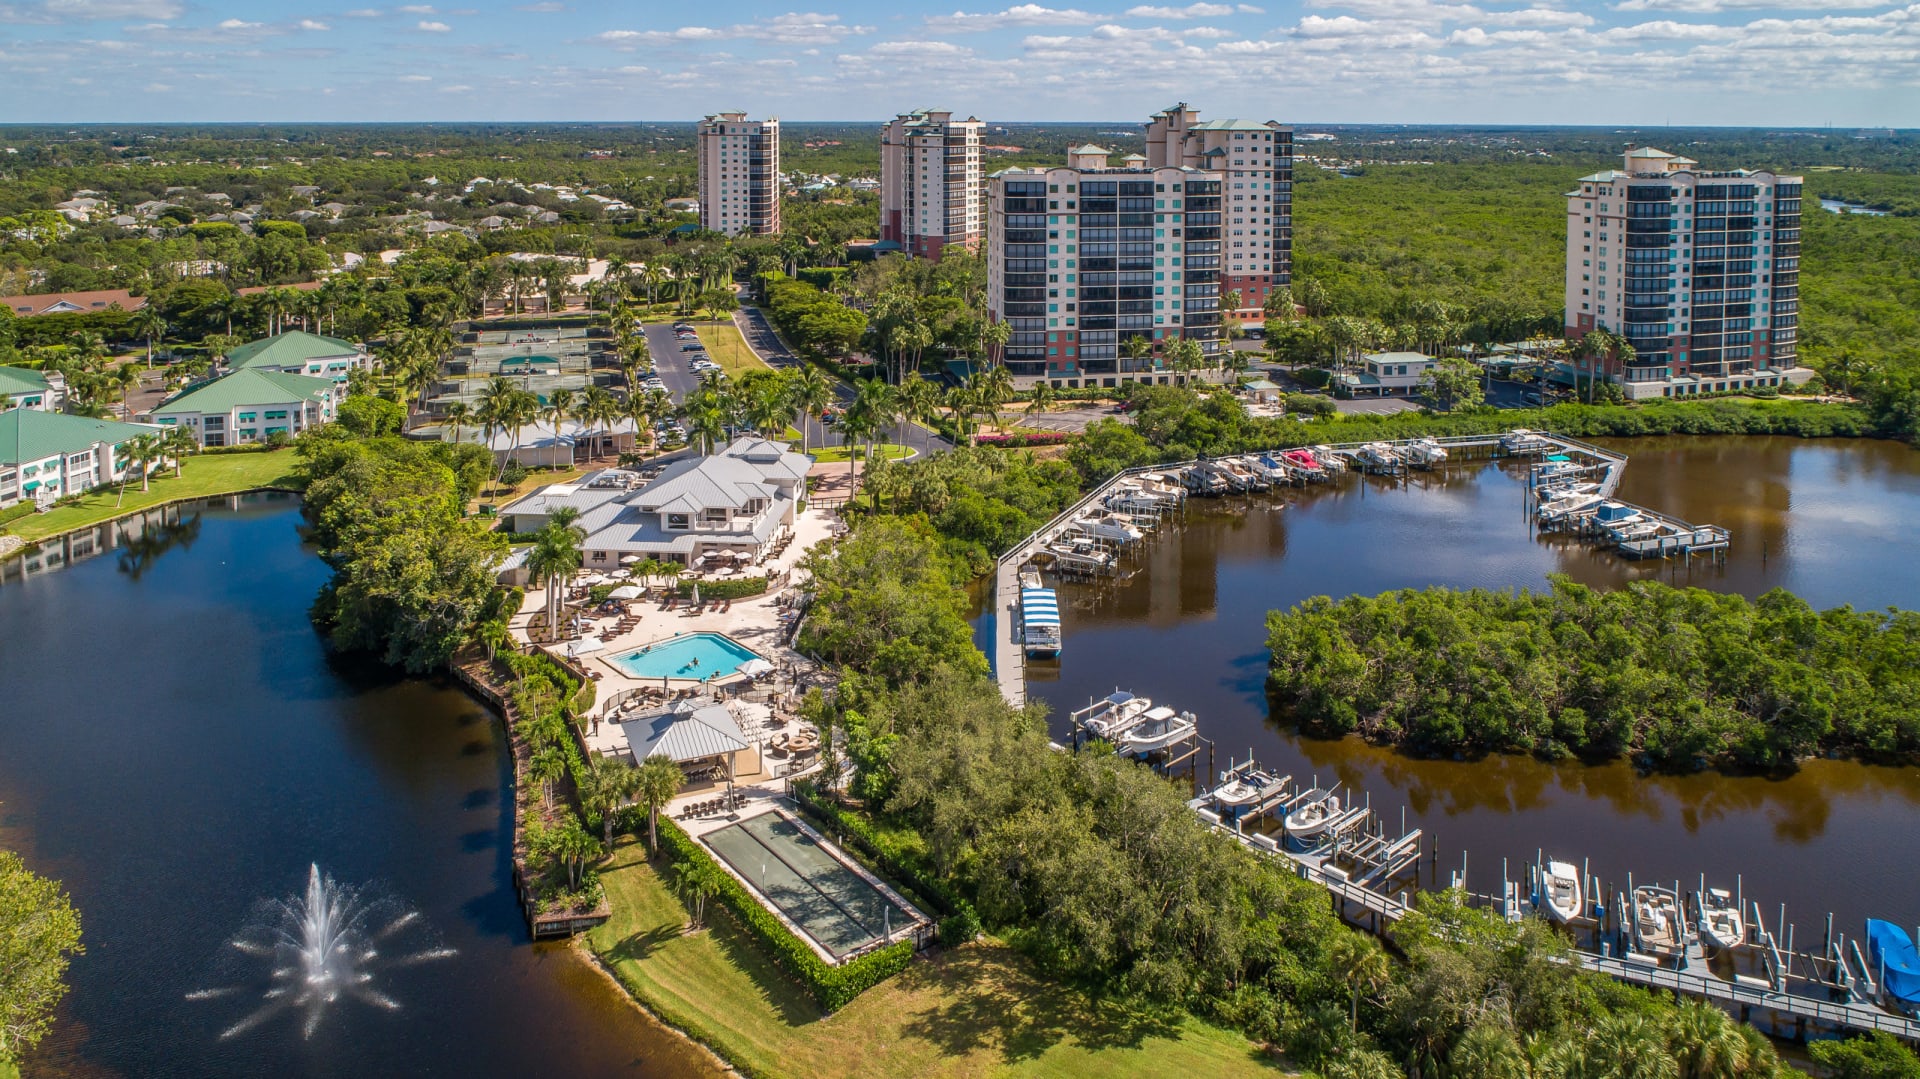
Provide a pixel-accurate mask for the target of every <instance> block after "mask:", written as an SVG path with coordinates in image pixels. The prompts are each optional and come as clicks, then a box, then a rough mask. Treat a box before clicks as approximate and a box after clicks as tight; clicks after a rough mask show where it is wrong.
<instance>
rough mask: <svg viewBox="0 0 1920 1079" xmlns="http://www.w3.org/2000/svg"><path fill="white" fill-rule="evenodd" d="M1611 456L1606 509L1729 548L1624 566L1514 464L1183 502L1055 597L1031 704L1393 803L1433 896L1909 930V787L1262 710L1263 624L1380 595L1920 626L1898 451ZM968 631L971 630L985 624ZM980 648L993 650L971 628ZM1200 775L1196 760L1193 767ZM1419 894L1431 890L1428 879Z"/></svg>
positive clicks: (1751, 446)
mask: <svg viewBox="0 0 1920 1079" xmlns="http://www.w3.org/2000/svg"><path fill="white" fill-rule="evenodd" d="M1607 444H1608V445H1610V446H1612V447H1613V448H1616V449H1619V450H1622V451H1624V452H1626V453H1627V454H1628V455H1629V458H1630V460H1629V464H1628V466H1627V469H1626V472H1625V477H1624V480H1623V483H1622V485H1621V488H1620V492H1619V494H1620V497H1621V498H1623V499H1625V500H1628V501H1631V502H1635V503H1638V504H1640V505H1645V506H1650V507H1654V508H1657V509H1662V510H1666V511H1668V512H1671V513H1674V514H1676V515H1678V516H1680V517H1682V518H1684V519H1686V520H1689V521H1692V522H1694V523H1698V524H1720V525H1724V526H1727V527H1728V528H1730V529H1731V530H1732V534H1733V548H1732V550H1731V552H1730V553H1729V555H1728V557H1727V559H1726V562H1725V564H1724V565H1723V566H1722V565H1715V564H1712V563H1709V562H1707V561H1705V560H1700V559H1696V560H1695V561H1694V563H1693V565H1692V566H1691V567H1688V566H1686V565H1684V564H1682V563H1679V562H1671V563H1663V562H1654V561H1649V562H1640V563H1635V562H1628V561H1625V560H1622V559H1620V558H1618V557H1616V556H1614V555H1612V554H1607V553H1602V552H1600V551H1597V550H1595V549H1593V548H1592V547H1589V546H1587V545H1585V544H1583V543H1581V542H1579V541H1577V540H1573V539H1570V538H1566V537H1561V536H1549V537H1538V536H1535V535H1533V534H1532V531H1531V529H1530V528H1529V525H1528V518H1527V516H1526V514H1525V506H1524V498H1523V495H1524V489H1523V485H1522V480H1523V478H1524V475H1525V472H1524V469H1523V468H1522V467H1521V466H1518V465H1511V464H1509V465H1502V464H1499V463H1494V462H1487V461H1469V462H1464V463H1462V464H1460V465H1456V466H1452V467H1449V468H1446V469H1444V470H1442V471H1439V472H1435V473H1428V474H1420V473H1416V474H1414V475H1413V476H1412V477H1411V478H1410V479H1408V480H1407V481H1405V482H1404V483H1403V482H1400V481H1393V480H1386V479H1376V478H1361V477H1356V476H1348V477H1344V478H1343V479H1341V480H1340V481H1339V482H1337V483H1336V484H1334V485H1331V486H1330V487H1324V488H1314V489H1307V490H1289V491H1284V492H1280V493H1276V494H1270V495H1255V496H1251V497H1245V498H1238V499H1224V500H1219V501H1213V502H1208V501H1201V500H1195V501H1193V502H1192V503H1190V504H1189V509H1188V511H1187V516H1186V520H1185V523H1184V524H1182V525H1180V526H1178V527H1171V526H1163V527H1162V529H1161V530H1160V532H1159V533H1157V534H1155V535H1153V536H1150V537H1149V538H1148V539H1147V540H1146V541H1145V546H1146V548H1147V549H1146V550H1145V551H1144V552H1142V554H1141V555H1139V556H1137V557H1136V559H1135V561H1134V567H1135V569H1136V571H1137V572H1135V573H1134V575H1133V576H1131V577H1129V578H1127V579H1125V580H1120V581H1108V582H1102V583H1099V584H1084V585H1077V584H1067V585H1063V586H1061V587H1060V590H1059V591H1060V600H1061V617H1062V620H1063V622H1064V623H1065V626H1064V628H1065V633H1066V647H1065V652H1064V655H1063V657H1062V659H1061V661H1060V662H1059V664H1058V665H1057V666H1053V665H1048V664H1038V663H1036V664H1033V665H1030V667H1029V672H1030V677H1029V685H1028V692H1029V695H1030V696H1032V697H1037V698H1040V699H1043V700H1045V701H1046V702H1047V703H1048V704H1050V705H1051V706H1052V709H1053V712H1054V715H1053V721H1052V722H1053V727H1054V731H1055V734H1056V735H1060V736H1063V735H1064V734H1065V732H1066V724H1065V722H1064V717H1065V714H1066V713H1067V712H1068V711H1070V710H1072V709H1073V708H1077V707H1081V706H1083V705H1085V704H1086V703H1087V702H1088V701H1089V699H1091V698H1092V697H1095V696H1100V695H1104V694H1107V693H1109V692H1111V691H1112V690H1113V689H1115V688H1116V687H1119V688H1126V689H1131V690H1133V691H1134V692H1136V693H1140V694H1144V695H1146V696H1148V697H1152V698H1153V699H1154V700H1155V701H1156V702H1159V703H1165V704H1170V705H1173V706H1174V707H1176V708H1181V709H1188V710H1191V711H1193V712H1195V713H1196V714H1197V715H1198V716H1199V717H1200V732H1201V734H1202V735H1204V736H1205V737H1207V738H1209V739H1211V740H1212V741H1213V742H1214V743H1215V756H1214V765H1213V766H1214V767H1215V768H1216V769H1217V768H1224V767H1226V765H1227V762H1228V758H1229V757H1232V758H1235V759H1240V760H1244V759H1245V758H1246V756H1247V754H1248V752H1249V751H1251V752H1252V753H1254V754H1255V755H1256V756H1258V757H1259V759H1260V760H1261V761H1263V762H1265V763H1267V764H1268V765H1270V766H1273V767H1276V768H1278V769H1279V770H1280V771H1282V772H1290V773H1293V774H1294V775H1295V776H1296V777H1299V778H1302V779H1308V778H1312V777H1313V776H1314V775H1316V774H1317V775H1318V776H1319V777H1320V779H1321V780H1322V781H1323V782H1325V781H1327V780H1330V779H1335V778H1337V779H1339V780H1340V781H1342V782H1343V783H1345V784H1346V785H1347V787H1348V788H1349V789H1350V790H1354V791H1363V792H1366V793H1367V794H1370V795H1371V797H1372V800H1373V805H1374V807H1375V808H1376V809H1377V810H1380V811H1381V812H1382V815H1383V816H1384V817H1386V818H1387V820H1388V822H1389V825H1390V826H1391V825H1395V824H1398V822H1399V812H1400V807H1401V806H1402V805H1404V806H1406V807H1407V822H1408V825H1409V826H1416V825H1417V826H1419V827H1422V828H1424V829H1426V830H1427V833H1428V835H1429V836H1430V837H1432V838H1433V839H1434V840H1436V841H1437V844H1438V847H1439V850H1440V854H1439V857H1438V860H1437V862H1434V863H1430V864H1429V866H1428V871H1429V874H1430V875H1431V874H1437V875H1438V877H1439V878H1440V879H1441V880H1444V879H1445V876H1446V874H1447V872H1448V871H1449V870H1451V869H1457V868H1459V866H1460V865H1461V860H1462V857H1463V854H1464V855H1465V856H1466V857H1467V859H1468V867H1469V878H1468V882H1469V885H1470V886H1472V887H1474V889H1475V890H1478V891H1493V890H1495V889H1496V888H1497V885H1498V881H1499V874H1500V869H1501V861H1502V859H1510V860H1511V865H1512V873H1513V875H1514V876H1516V877H1519V876H1521V875H1522V867H1523V865H1524V864H1525V863H1526V862H1530V861H1531V860H1532V859H1533V858H1534V856H1535V853H1536V851H1538V850H1541V849H1544V850H1545V851H1547V852H1548V853H1549V854H1550V855H1553V856H1557V857H1560V858H1563V859H1568V860H1572V861H1575V862H1578V861H1580V860H1582V859H1590V860H1591V865H1592V868H1593V871H1594V872H1595V873H1597V874H1598V875H1599V876H1600V877H1601V878H1602V880H1603V882H1607V883H1609V884H1611V885H1613V886H1615V887H1618V886H1622V885H1624V884H1625V883H1626V876H1627V874H1628V873H1629V872H1632V873H1633V874H1634V876H1635V879H1636V882H1644V881H1646V880H1647V879H1649V878H1658V879H1661V880H1664V881H1667V882H1669V883H1671V882H1673V881H1674V880H1676V879H1678V880H1679V881H1680V882H1681V884H1682V885H1683V887H1685V888H1686V889H1689V890H1690V889H1692V888H1693V887H1695V886H1697V882H1698V878H1699V875H1700V874H1701V873H1706V874H1707V875H1708V876H1709V877H1711V878H1714V879H1715V880H1716V882H1717V883H1720V884H1724V885H1726V886H1729V887H1730V886H1731V885H1732V884H1733V881H1734V878H1735V876H1736V875H1742V876H1743V877H1744V883H1745V891H1746V894H1747V896H1748V897H1749V898H1752V899H1759V900H1761V901H1762V902H1763V904H1765V909H1766V911H1767V917H1768V919H1769V920H1772V919H1773V918H1774V917H1775V916H1776V914H1777V911H1778V905H1779V904H1781V903H1784V904H1786V909H1787V916H1788V918H1789V920H1792V921H1797V922H1798V923H1799V924H1800V931H1801V933H1802V934H1803V936H1802V937H1801V938H1800V940H1801V941H1802V942H1803V943H1804V942H1805V941H1806V940H1807V937H1806V936H1804V934H1806V933H1807V932H1810V931H1813V930H1816V929H1819V928H1820V927H1821V926H1820V925H1819V924H1816V921H1823V920H1824V917H1825V915H1826V914H1827V913H1828V912H1830V911H1831V912H1833V913H1835V914H1836V916H1837V918H1838V923H1837V924H1838V927H1839V928H1841V929H1844V930H1846V931H1847V932H1849V933H1850V934H1853V933H1858V932H1859V930H1860V926H1861V922H1862V920H1863V919H1864V918H1866V917H1868V916H1878V917H1886V918H1889V919H1891V920H1894V921H1896V922H1900V923H1902V924H1907V925H1912V924H1914V923H1915V922H1916V921H1920V869H1916V868H1914V867H1913V866H1912V865H1911V864H1910V861H1909V860H1908V859H1907V858H1905V857H1904V855H1905V853H1906V848H1907V846H1908V845H1909V844H1908V842H1907V839H1906V837H1909V836H1912V835H1915V834H1920V769H1916V768H1914V767H1903V768H1892V767H1879V766H1867V765H1860V764H1855V763H1853V762H1847V761H1815V762H1811V763H1809V764H1807V765H1806V766H1804V767H1802V768H1801V769H1800V770H1799V771H1798V772H1796V773H1795V774H1793V775H1792V776H1789V777H1786V778H1775V779H1768V778H1754V777H1729V776H1723V775H1720V774H1717V773H1706V774H1700V775H1692V776H1653V777H1644V776H1640V775H1638V774H1636V773H1635V772H1634V771H1633V769H1631V768H1630V767H1628V766H1627V765H1625V764H1620V763H1616V764H1609V765H1600V766H1587V765H1581V764H1575V763H1553V764H1550V763H1545V762H1541V761H1538V760H1534V759H1532V758H1528V757H1494V758H1490V759H1487V760H1479V761H1429V760H1415V759H1412V758H1409V757H1406V756H1402V755H1400V754H1398V753H1395V752H1392V751H1390V750H1385V749H1382V748H1379V747H1375V746H1370V745H1367V744H1366V743H1365V742H1362V741H1359V740H1357V739H1345V740H1338V741H1329V740H1319V739H1311V738H1305V737H1301V736H1299V735H1298V734H1296V733H1294V732H1293V731H1292V730H1291V729H1283V728H1282V727H1281V726H1280V725H1279V724H1276V723H1275V722H1273V721H1272V720H1270V718H1269V716H1268V714H1267V713H1268V709H1267V700H1266V694H1265V690H1264V684H1265V677H1266V668H1267V652H1266V648H1265V642H1266V631H1265V626H1264V622H1265V618H1266V614H1267V612H1268V611H1269V610H1273V609H1276V608H1286V607H1289V606H1291V605H1293V604H1295V603H1297V602H1299V601H1301V600H1303V599H1306V598H1308V597H1310V596H1314V595H1323V594H1324V595H1331V596H1335V597H1338V596H1343V595H1348V594H1352V593H1362V594H1368V595H1371V594H1375V593H1379V592H1382V591H1386V590H1389V589H1395V588H1414V587H1422V586H1427V585H1446V586H1449V587H1455V588H1470V587H1486V588H1511V587H1529V588H1540V587H1544V586H1545V585H1546V583H1547V581H1546V578H1547V574H1549V573H1565V574H1568V575H1570V576H1571V577H1573V578H1574V579H1576V580H1578V581H1581V582H1584V583H1587V584H1590V585H1595V586H1602V587H1616V586H1619V585H1622V584H1625V583H1626V582H1628V581H1632V580H1637V579H1644V578H1656V577H1657V578H1658V579H1660V580H1663V581H1670V582H1672V583H1675V584H1680V585H1688V584H1691V585H1697V586H1700V587H1704V588H1712V589H1718V590H1723V591H1730V592H1738V593H1741V594H1743V595H1748V596H1754V595H1758V594H1760V593H1761V592H1764V591H1766V590H1767V589H1769V588H1773V587H1776V586H1778V587H1784V588H1787V589H1790V590H1792V591H1794V592H1796V593H1798V594H1800V595H1801V596H1803V597H1805V598H1806V599H1807V600H1808V601H1809V602H1811V603H1813V604H1815V605H1816V606H1819V607H1826V606H1833V605H1838V604H1843V603H1849V604H1853V605H1854V606H1857V607H1884V606H1888V605H1895V606H1900V607H1907V608H1913V607H1920V558H1916V557H1914V552H1915V551H1916V550H1920V546H1916V541H1915V539H1914V536H1915V534H1916V528H1920V453H1916V452H1915V451H1914V450H1912V449H1909V448H1907V447H1906V446H1903V445H1900V444H1898V443H1891V442H1878V441H1871V440H1850V441H1837V440H1836V441H1803V440H1797V439H1788V438H1663V439H1629V440H1613V441H1611V442H1609V443H1607ZM983 621H986V620H983ZM983 632H991V631H990V630H987V629H984V627H983ZM1203 769H1204V763H1203ZM1427 879H1431V877H1429V878H1427Z"/></svg>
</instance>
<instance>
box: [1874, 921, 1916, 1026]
mask: <svg viewBox="0 0 1920 1079" xmlns="http://www.w3.org/2000/svg"><path fill="white" fill-rule="evenodd" d="M1867 961H1868V962H1869V963H1871V964H1873V973H1874V977H1875V978H1876V979H1878V981H1879V982H1880V988H1881V989H1882V990H1883V991H1884V992H1885V993H1886V995H1887V999H1888V1000H1889V1001H1891V1002H1892V1003H1894V1004H1896V1005H1898V1006H1899V1007H1901V1008H1903V1009H1905V1010H1907V1011H1909V1012H1911V1011H1913V1010H1914V1009H1915V1008H1916V1007H1920V952H1916V951H1915V950H1914V947H1913V938H1912V937H1909V936H1907V931H1906V930H1905V929H1902V928H1900V927H1899V926H1897V925H1895V924H1893V923H1892V922H1886V921H1881V920H1880V919H1878V918H1869V919H1867Z"/></svg>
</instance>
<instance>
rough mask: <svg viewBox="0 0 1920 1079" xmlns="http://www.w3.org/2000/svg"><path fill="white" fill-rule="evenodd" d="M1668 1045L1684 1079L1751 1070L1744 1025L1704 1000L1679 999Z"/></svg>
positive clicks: (1724, 1078) (1731, 1078) (1722, 1077)
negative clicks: (1742, 1033)
mask: <svg viewBox="0 0 1920 1079" xmlns="http://www.w3.org/2000/svg"><path fill="white" fill-rule="evenodd" d="M1667 1048H1668V1049H1669V1050H1670V1051H1671V1052H1672V1053H1673V1057H1674V1061H1675V1062H1676V1063H1677V1064H1678V1065H1679V1067H1680V1079H1735V1077H1736V1076H1739V1075H1743V1074H1745V1073H1746V1072H1747V1070H1748V1069H1747V1063H1748V1045H1747V1041H1746V1039H1745V1038H1743V1037H1741V1034H1740V1028H1739V1027H1738V1026H1737V1025H1736V1024H1735V1023H1734V1022H1733V1020H1732V1019H1729V1018H1728V1017H1727V1013H1725V1012H1723V1011H1721V1010H1720V1009H1718V1008H1716V1007H1714V1006H1713V1005H1711V1004H1708V1003H1707V1002H1705V1001H1703V1000H1695V999H1692V998H1686V999H1683V1000H1681V1001H1680V1002H1679V1006H1678V1007H1677V1008H1676V1009H1675V1012H1674V1016H1673V1019H1672V1021H1671V1023H1670V1024H1669V1026H1668V1031H1667Z"/></svg>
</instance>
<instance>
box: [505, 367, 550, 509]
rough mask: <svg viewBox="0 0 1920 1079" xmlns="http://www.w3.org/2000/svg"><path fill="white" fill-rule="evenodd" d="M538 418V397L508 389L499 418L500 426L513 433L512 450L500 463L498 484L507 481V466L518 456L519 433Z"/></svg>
mask: <svg viewBox="0 0 1920 1079" xmlns="http://www.w3.org/2000/svg"><path fill="white" fill-rule="evenodd" d="M501 381H503V382H505V381H506V380H505V379H501ZM508 386H509V387H511V386H512V383H508ZM539 416H540V398H539V397H537V396H535V395H534V394H533V393H532V392H531V391H529V390H512V389H510V391H509V393H508V395H507V400H506V407H505V411H504V413H503V414H502V415H501V416H500V426H501V427H503V428H505V429H506V430H508V431H510V432H512V433H513V445H512V448H510V449H509V450H508V451H507V456H506V457H505V458H504V459H503V460H502V461H501V462H500V480H499V482H501V483H505V482H506V481H507V464H508V463H509V462H511V461H513V460H514V459H515V458H517V457H518V456H519V454H520V432H521V431H523V430H525V429H526V426H527V424H530V423H532V422H533V421H534V420H535V419H538V418H539Z"/></svg>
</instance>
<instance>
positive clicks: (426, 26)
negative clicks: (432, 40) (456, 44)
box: [414, 19, 453, 34]
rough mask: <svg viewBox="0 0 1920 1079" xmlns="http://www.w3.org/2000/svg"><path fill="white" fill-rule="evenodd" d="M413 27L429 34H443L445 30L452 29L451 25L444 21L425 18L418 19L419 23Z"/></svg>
mask: <svg viewBox="0 0 1920 1079" xmlns="http://www.w3.org/2000/svg"><path fill="white" fill-rule="evenodd" d="M414 29H416V30H423V31H425V32H427V33H429V34H444V33H446V32H447V31H449V30H451V29H453V27H451V26H448V25H447V24H446V23H443V22H428V21H427V20H425V19H422V20H421V21H420V25H419V26H416V27H414Z"/></svg>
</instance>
